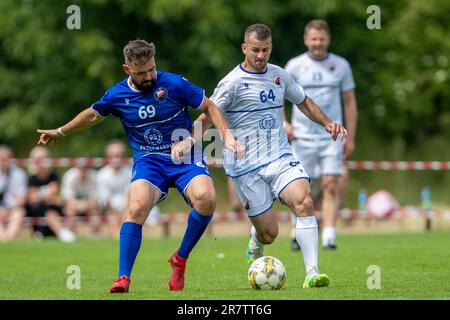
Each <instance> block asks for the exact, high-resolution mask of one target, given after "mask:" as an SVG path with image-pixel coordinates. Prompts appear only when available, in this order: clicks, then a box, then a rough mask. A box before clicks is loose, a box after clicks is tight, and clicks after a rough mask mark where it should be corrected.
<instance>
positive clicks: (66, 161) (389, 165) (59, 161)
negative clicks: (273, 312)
mask: <svg viewBox="0 0 450 320" xmlns="http://www.w3.org/2000/svg"><path fill="white" fill-rule="evenodd" d="M46 161H47V163H46V164H48V165H51V166H52V167H61V168H67V167H75V166H89V167H101V166H104V165H106V164H107V163H108V159H107V158H83V157H81V158H50V159H47V160H46ZM13 162H14V163H15V164H17V165H18V166H21V167H28V166H30V165H31V164H32V161H31V160H30V159H13ZM124 163H127V164H131V163H132V159H127V160H125V161H124ZM206 163H207V164H208V165H209V166H211V167H221V166H222V164H220V163H217V162H216V161H215V160H214V159H207V160H206ZM346 164H347V166H348V168H349V169H351V170H406V171H409V170H450V161H447V162H445V161H346Z"/></svg>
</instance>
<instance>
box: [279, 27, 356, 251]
mask: <svg viewBox="0 0 450 320" xmlns="http://www.w3.org/2000/svg"><path fill="white" fill-rule="evenodd" d="M329 40H330V35H329V28H328V25H327V23H326V21H324V20H313V21H311V22H310V23H308V24H307V26H306V28H305V35H304V41H305V44H306V46H307V47H308V52H306V53H303V54H301V55H299V56H297V57H295V58H293V59H291V60H289V61H288V63H287V64H286V67H285V69H286V71H287V72H288V73H289V74H290V75H291V76H292V77H293V78H294V79H295V81H296V82H297V83H298V84H300V85H301V86H302V87H303V88H304V90H305V93H306V95H308V96H309V97H311V98H312V99H313V100H314V101H315V102H316V103H317V104H318V105H320V107H321V108H322V110H323V112H325V113H326V115H327V116H328V117H329V118H330V119H331V120H332V121H333V122H337V123H339V124H342V123H343V108H342V104H341V95H342V98H343V101H344V106H345V117H346V126H347V129H348V139H347V141H346V142H345V146H344V145H343V143H341V142H340V141H337V142H335V141H333V140H332V139H331V138H330V137H329V135H327V134H326V132H323V130H322V128H321V126H320V125H318V124H316V123H314V122H312V121H310V120H309V119H308V118H307V117H306V116H305V115H304V114H303V113H301V112H300V111H299V110H296V109H295V108H294V110H293V112H292V127H291V126H290V125H288V126H287V131H290V132H291V133H292V136H291V139H292V148H293V150H294V155H295V156H296V157H297V158H298V159H299V160H300V162H301V163H302V165H303V166H304V168H305V169H306V172H308V174H309V175H310V177H311V178H312V179H316V178H318V177H319V176H322V188H323V200H322V211H323V229H322V230H323V231H322V245H323V247H324V248H325V249H336V243H335V238H336V231H335V224H336V218H337V213H338V210H339V202H340V199H339V198H340V192H339V190H338V177H340V176H342V175H343V174H344V164H343V161H344V159H345V157H347V156H349V155H350V154H351V153H352V152H353V149H354V136H355V130H356V100H355V95H354V89H355V82H354V80H353V76H352V71H351V68H350V65H349V63H348V62H347V60H345V59H344V58H342V57H340V56H338V55H335V54H333V53H329V52H328V51H327V50H328V44H329ZM293 241H294V240H293ZM293 248H294V247H293Z"/></svg>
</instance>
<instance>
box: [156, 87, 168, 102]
mask: <svg viewBox="0 0 450 320" xmlns="http://www.w3.org/2000/svg"><path fill="white" fill-rule="evenodd" d="M155 99H156V100H158V102H164V101H166V99H167V90H166V89H165V88H162V87H161V88H158V89H156V90H155Z"/></svg>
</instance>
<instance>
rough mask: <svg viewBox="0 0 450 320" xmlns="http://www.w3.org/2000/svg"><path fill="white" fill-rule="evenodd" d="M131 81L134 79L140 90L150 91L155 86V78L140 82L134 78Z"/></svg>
mask: <svg viewBox="0 0 450 320" xmlns="http://www.w3.org/2000/svg"><path fill="white" fill-rule="evenodd" d="M131 81H133V84H134V85H135V86H136V88H137V89H138V90H139V91H144V92H149V91H151V90H152V88H153V83H154V81H153V80H146V81H141V82H140V83H138V82H136V81H134V80H133V79H131Z"/></svg>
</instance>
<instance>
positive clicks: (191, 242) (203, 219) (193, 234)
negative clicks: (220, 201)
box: [178, 208, 213, 259]
mask: <svg viewBox="0 0 450 320" xmlns="http://www.w3.org/2000/svg"><path fill="white" fill-rule="evenodd" d="M212 217H213V215H212V214H211V215H209V216H203V215H201V214H200V213H198V212H197V211H196V210H195V209H194V208H192V210H191V214H190V215H189V219H188V224H187V228H186V232H185V233H184V236H183V240H182V241H181V246H180V249H178V256H180V257H181V258H183V259H187V258H188V257H189V253H190V252H191V251H192V249H193V248H194V247H195V245H196V243H197V242H198V240H199V239H200V237H201V236H202V234H203V233H204V232H205V230H206V227H207V226H208V224H209V222H210V221H211V219H212Z"/></svg>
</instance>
